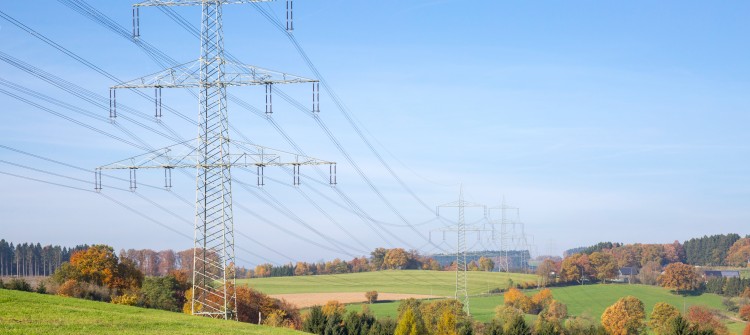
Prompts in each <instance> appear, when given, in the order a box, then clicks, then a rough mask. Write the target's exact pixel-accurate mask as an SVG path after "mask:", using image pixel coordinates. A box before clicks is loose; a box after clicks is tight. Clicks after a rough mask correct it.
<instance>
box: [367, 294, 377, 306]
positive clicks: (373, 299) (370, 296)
mask: <svg viewBox="0 0 750 335" xmlns="http://www.w3.org/2000/svg"><path fill="white" fill-rule="evenodd" d="M365 298H367V302H368V303H371V304H372V303H374V302H376V301H378V291H368V292H365Z"/></svg>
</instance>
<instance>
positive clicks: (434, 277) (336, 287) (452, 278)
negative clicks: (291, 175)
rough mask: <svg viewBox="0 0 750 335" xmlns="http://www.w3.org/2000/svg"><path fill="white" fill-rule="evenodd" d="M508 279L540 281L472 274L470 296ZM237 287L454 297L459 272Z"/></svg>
mask: <svg viewBox="0 0 750 335" xmlns="http://www.w3.org/2000/svg"><path fill="white" fill-rule="evenodd" d="M508 279H511V280H513V282H515V283H521V282H534V283H536V281H537V276H536V275H528V274H519V273H504V272H481V271H475V272H474V271H472V272H468V281H469V294H471V295H477V294H483V293H486V292H487V291H488V290H490V289H492V288H506V287H508ZM237 285H248V286H250V287H252V288H254V289H257V290H259V291H261V292H263V293H266V294H282V293H318V292H331V293H335V292H365V291H372V290H375V291H378V292H388V293H409V294H429V295H437V296H446V297H449V296H453V295H454V293H455V291H456V273H455V272H452V271H424V270H388V271H377V272H361V273H347V274H338V275H320V276H297V277H274V278H253V279H241V280H237Z"/></svg>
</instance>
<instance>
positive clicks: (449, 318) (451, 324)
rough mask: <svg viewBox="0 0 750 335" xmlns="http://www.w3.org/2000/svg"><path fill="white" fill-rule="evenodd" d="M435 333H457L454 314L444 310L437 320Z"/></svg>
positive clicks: (445, 334) (451, 334) (455, 334)
mask: <svg viewBox="0 0 750 335" xmlns="http://www.w3.org/2000/svg"><path fill="white" fill-rule="evenodd" d="M435 335H457V332H456V314H455V313H454V312H453V311H450V310H447V309H446V310H444V311H443V313H442V314H441V315H440V320H438V322H437V329H436V331H435Z"/></svg>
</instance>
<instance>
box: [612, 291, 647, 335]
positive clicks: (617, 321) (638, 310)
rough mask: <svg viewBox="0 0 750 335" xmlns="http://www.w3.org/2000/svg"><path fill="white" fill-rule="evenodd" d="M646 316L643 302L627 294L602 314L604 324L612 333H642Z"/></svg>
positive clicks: (627, 334) (624, 334)
mask: <svg viewBox="0 0 750 335" xmlns="http://www.w3.org/2000/svg"><path fill="white" fill-rule="evenodd" d="M645 318H646V312H645V311H644V307H643V302H642V301H640V300H638V298H636V297H633V296H627V297H625V298H622V299H620V300H618V301H617V302H616V303H614V304H613V305H612V306H609V307H607V309H606V310H605V311H604V314H602V326H604V329H606V330H607V332H608V333H609V334H611V335H631V334H641V333H642V332H643V329H644V328H645V323H644V320H645Z"/></svg>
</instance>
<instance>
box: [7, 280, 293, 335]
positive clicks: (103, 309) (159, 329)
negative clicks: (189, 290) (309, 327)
mask: <svg viewBox="0 0 750 335" xmlns="http://www.w3.org/2000/svg"><path fill="white" fill-rule="evenodd" d="M0 334H19V335H20V334H24V335H28V334H45V335H47V334H49V335H61V334H133V335H135V334H137V335H152V334H153V335H156V334H159V335H163V334H166V335H169V334H174V335H178V334H179V335H182V334H216V335H223V334H260V335H292V334H303V333H300V332H296V331H293V330H288V329H281V328H271V327H264V326H257V325H251V324H247V323H239V322H234V321H224V320H212V319H208V318H201V317H195V316H190V315H185V314H181V313H172V312H166V311H159V310H153V309H145V308H138V307H130V306H120V305H113V304H108V303H103V302H94V301H88V300H81V299H74V298H63V297H58V296H51V295H44V294H37V293H27V292H19V291H10V290H0Z"/></svg>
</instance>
